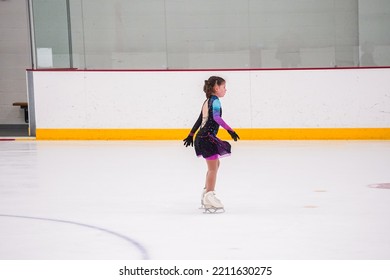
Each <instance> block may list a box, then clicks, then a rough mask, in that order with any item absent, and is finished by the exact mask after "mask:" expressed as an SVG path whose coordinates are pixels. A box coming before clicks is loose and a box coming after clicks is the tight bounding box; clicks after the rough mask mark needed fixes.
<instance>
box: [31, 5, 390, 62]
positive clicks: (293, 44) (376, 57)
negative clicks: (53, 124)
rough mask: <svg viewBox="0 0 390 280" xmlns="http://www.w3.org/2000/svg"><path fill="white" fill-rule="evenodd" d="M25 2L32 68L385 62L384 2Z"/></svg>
mask: <svg viewBox="0 0 390 280" xmlns="http://www.w3.org/2000/svg"><path fill="white" fill-rule="evenodd" d="M31 1H32V2H33V8H34V9H33V13H34V32H35V40H36V53H37V57H38V59H37V60H38V61H37V63H38V64H37V65H38V67H40V66H42V67H46V66H50V62H51V61H50V60H49V59H48V60H46V59H44V58H47V57H50V51H51V57H52V67H75V68H80V69H248V68H329V67H359V66H388V65H390V32H388V27H389V26H390V1H384V0H370V1H368V0H300V1H291V0H272V1H271V0H213V1H210V0H186V1H183V0H147V1H145V0H113V1H107V0H51V1H44V0H31ZM70 27H71V28H70Z"/></svg>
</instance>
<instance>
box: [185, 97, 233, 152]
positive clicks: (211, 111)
mask: <svg viewBox="0 0 390 280" xmlns="http://www.w3.org/2000/svg"><path fill="white" fill-rule="evenodd" d="M219 126H222V127H223V128H224V129H226V130H230V131H233V129H231V128H230V127H229V126H228V125H227V124H226V123H225V122H224V120H223V119H222V108H221V102H220V101H219V98H218V97H217V96H215V95H212V96H211V97H210V98H209V99H207V100H206V101H205V102H204V103H203V106H202V111H201V112H200V115H199V118H198V120H197V121H196V122H195V124H194V126H193V128H192V129H191V133H190V135H191V136H192V135H194V134H195V132H196V131H197V130H198V129H199V128H200V129H199V132H198V133H197V134H196V137H195V142H194V146H195V153H196V155H197V156H198V157H200V156H202V157H204V158H205V159H217V158H219V157H222V156H227V155H230V153H231V146H230V144H229V142H227V141H222V140H221V139H219V138H218V137H217V133H218V130H219Z"/></svg>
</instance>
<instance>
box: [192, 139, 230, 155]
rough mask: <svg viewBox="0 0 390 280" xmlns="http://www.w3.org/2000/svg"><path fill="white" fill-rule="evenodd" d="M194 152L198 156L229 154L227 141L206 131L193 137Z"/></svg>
mask: <svg viewBox="0 0 390 280" xmlns="http://www.w3.org/2000/svg"><path fill="white" fill-rule="evenodd" d="M194 146H195V153H196V155H197V156H198V157H200V156H202V157H204V158H209V157H214V156H218V157H223V156H228V155H230V154H231V146H230V144H229V142H227V141H222V140H221V139H219V138H218V137H217V136H216V135H214V134H211V133H208V134H206V135H199V134H197V135H196V137H195V142H194Z"/></svg>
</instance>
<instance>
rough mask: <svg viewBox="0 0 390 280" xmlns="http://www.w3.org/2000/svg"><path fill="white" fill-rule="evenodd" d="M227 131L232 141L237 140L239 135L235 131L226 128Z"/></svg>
mask: <svg viewBox="0 0 390 280" xmlns="http://www.w3.org/2000/svg"><path fill="white" fill-rule="evenodd" d="M228 132H229V134H230V136H231V137H232V139H233V140H234V141H237V139H240V136H238V135H237V133H235V132H234V131H231V130H228Z"/></svg>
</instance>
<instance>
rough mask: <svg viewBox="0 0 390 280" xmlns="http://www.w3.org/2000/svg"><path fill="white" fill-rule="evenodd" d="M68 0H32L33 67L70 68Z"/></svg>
mask: <svg viewBox="0 0 390 280" xmlns="http://www.w3.org/2000/svg"><path fill="white" fill-rule="evenodd" d="M67 2H68V1H66V0H33V1H30V3H31V5H30V7H32V9H33V13H32V14H33V17H32V24H33V28H34V30H33V33H32V34H33V35H34V36H33V40H34V46H35V49H34V50H33V51H34V52H35V61H34V66H35V68H71V67H72V50H71V41H70V40H71V38H70V36H69V35H70V26H69V20H68V4H67Z"/></svg>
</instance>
